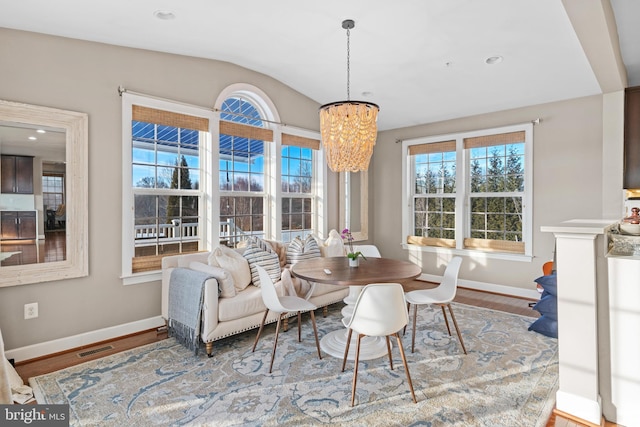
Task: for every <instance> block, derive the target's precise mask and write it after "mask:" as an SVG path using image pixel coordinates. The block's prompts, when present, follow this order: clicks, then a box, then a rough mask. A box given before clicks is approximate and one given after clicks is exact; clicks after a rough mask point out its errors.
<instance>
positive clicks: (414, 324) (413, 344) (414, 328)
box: [411, 304, 418, 353]
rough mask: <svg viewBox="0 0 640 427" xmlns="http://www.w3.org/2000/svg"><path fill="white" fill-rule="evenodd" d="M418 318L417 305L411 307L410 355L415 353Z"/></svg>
mask: <svg viewBox="0 0 640 427" xmlns="http://www.w3.org/2000/svg"><path fill="white" fill-rule="evenodd" d="M417 318H418V304H414V305H413V333H412V335H411V353H413V352H415V351H416V319H417Z"/></svg>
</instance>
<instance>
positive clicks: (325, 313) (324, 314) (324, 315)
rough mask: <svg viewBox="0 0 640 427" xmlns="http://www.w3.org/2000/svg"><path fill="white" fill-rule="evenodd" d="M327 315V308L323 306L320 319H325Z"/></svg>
mask: <svg viewBox="0 0 640 427" xmlns="http://www.w3.org/2000/svg"><path fill="white" fill-rule="evenodd" d="M328 314H329V308H328V307H327V306H326V305H325V306H324V307H322V317H327V315H328Z"/></svg>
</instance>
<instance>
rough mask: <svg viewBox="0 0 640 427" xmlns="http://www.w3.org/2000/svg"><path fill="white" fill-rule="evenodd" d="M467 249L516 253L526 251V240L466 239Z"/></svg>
mask: <svg viewBox="0 0 640 427" xmlns="http://www.w3.org/2000/svg"><path fill="white" fill-rule="evenodd" d="M464 247H465V249H481V250H483V251H489V252H511V253H515V254H523V253H524V242H513V241H509V240H489V239H471V238H466V239H464Z"/></svg>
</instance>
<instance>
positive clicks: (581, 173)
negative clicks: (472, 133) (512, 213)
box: [370, 95, 622, 290]
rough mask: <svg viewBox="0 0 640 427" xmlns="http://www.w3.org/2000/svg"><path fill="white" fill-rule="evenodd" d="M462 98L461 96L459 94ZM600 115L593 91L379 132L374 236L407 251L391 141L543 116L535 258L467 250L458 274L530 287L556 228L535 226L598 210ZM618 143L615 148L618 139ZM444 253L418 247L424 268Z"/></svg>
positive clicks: (435, 269)
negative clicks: (476, 256)
mask: <svg viewBox="0 0 640 427" xmlns="http://www.w3.org/2000/svg"><path fill="white" fill-rule="evenodd" d="M460 102H464V97H461V98H460ZM619 102H621V100H619ZM616 106H617V104H616ZM619 114H620V112H619V111H618V115H619ZM602 117H603V97H602V96H599V95H598V96H591V97H586V98H580V99H573V100H569V101H563V102H555V103H551V104H544V105H537V106H532V107H527V108H519V109H515V110H509V111H502V112H497V113H491V114H484V115H479V116H474V117H466V118H462V119H457V120H450V121H446V122H440V123H432V124H428V125H423V126H416V127H411V128H405V129H398V130H393V131H387V132H381V133H380V135H379V137H378V142H377V144H376V148H375V152H374V160H373V167H372V168H371V169H370V172H371V173H370V176H371V180H372V181H371V195H370V198H371V199H370V213H371V218H370V227H371V230H372V238H373V240H374V241H375V243H376V244H377V245H378V246H379V247H380V248H381V251H382V253H383V255H384V256H389V257H394V258H407V256H408V252H407V251H406V250H403V249H402V247H401V243H402V240H403V236H401V218H400V215H399V212H400V206H401V202H402V200H401V197H402V194H401V186H402V176H401V175H402V173H401V156H402V153H401V152H402V144H401V143H399V142H397V143H396V141H397V140H403V139H409V138H416V137H420V136H431V135H438V134H446V133H451V132H461V131H469V130H477V129H485V128H492V127H499V126H505V125H511V124H517V123H526V122H530V121H531V120H534V119H536V118H540V119H541V123H540V124H539V125H535V126H534V128H533V131H534V159H533V162H534V163H533V168H534V170H533V192H534V193H533V251H534V257H535V258H534V259H533V261H532V262H515V261H505V260H496V259H487V260H473V259H470V258H468V257H464V261H463V265H462V268H461V273H460V277H461V279H463V280H467V281H470V282H480V284H484V283H489V284H497V285H503V286H510V287H517V288H522V289H529V290H534V289H535V283H534V282H533V280H534V279H536V278H537V277H539V276H541V275H542V264H543V263H544V262H546V261H548V260H550V259H552V257H553V251H554V238H553V235H550V233H542V232H540V226H542V225H550V224H556V223H558V222H560V221H564V220H568V219H573V218H601V217H602V212H603V205H602V200H603V198H602V195H603V192H605V190H604V189H603V184H602V182H603V161H602V153H603V145H602V140H603V119H602ZM619 125H620V126H621V122H619ZM616 149H617V150H619V149H620V147H619V146H617V145H616ZM618 158H619V161H618V163H617V164H618V165H619V166H618V167H619V169H618V170H608V171H607V173H608V174H614V175H616V174H618V175H620V176H621V174H622V172H621V164H622V162H621V159H622V157H621V154H620V155H619V156H618ZM381 171H384V173H382V172H381ZM615 182H616V181H614V184H615ZM606 191H607V192H612V191H615V192H616V194H621V192H622V189H621V187H614V188H608V189H607V190H606ZM619 203H620V204H621V203H622V202H621V200H620V201H619ZM448 258H449V256H448V255H444V256H439V255H436V254H434V253H426V252H425V253H423V256H422V267H423V272H424V273H425V274H437V275H441V274H442V272H443V271H444V265H445V264H446V261H447V260H448Z"/></svg>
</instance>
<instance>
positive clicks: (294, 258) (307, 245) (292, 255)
mask: <svg viewBox="0 0 640 427" xmlns="http://www.w3.org/2000/svg"><path fill="white" fill-rule="evenodd" d="M321 256H322V254H321V253H320V247H319V246H318V242H316V239H314V238H313V236H311V235H309V236H307V238H306V239H305V240H304V242H303V241H302V239H300V238H299V237H296V238H295V239H293V240H292V241H291V242H289V246H288V247H287V264H289V265H293V264H295V263H297V262H298V261H302V260H305V259H311V258H319V257H321Z"/></svg>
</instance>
